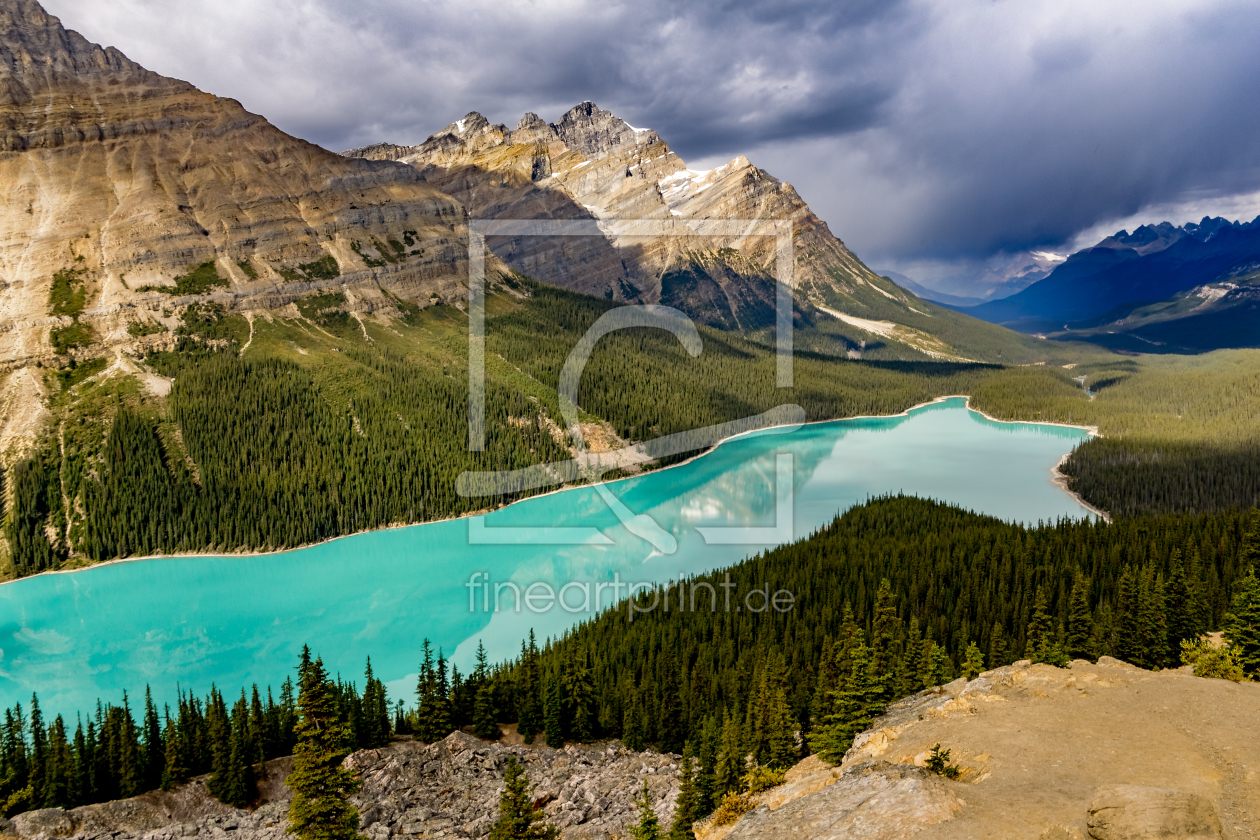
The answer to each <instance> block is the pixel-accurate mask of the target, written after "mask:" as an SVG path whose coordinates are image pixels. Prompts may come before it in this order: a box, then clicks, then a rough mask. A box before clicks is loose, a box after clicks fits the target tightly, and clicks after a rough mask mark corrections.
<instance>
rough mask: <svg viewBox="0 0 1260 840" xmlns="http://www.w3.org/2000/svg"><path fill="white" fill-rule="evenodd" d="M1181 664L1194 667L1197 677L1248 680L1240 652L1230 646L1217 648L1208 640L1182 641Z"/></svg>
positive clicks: (1235, 680)
mask: <svg viewBox="0 0 1260 840" xmlns="http://www.w3.org/2000/svg"><path fill="white" fill-rule="evenodd" d="M1181 662H1182V664H1183V665H1189V666H1191V667H1193V668H1194V675H1195V676H1196V677H1208V678H1210V679H1218V680H1233V681H1234V682H1242V681H1243V680H1245V679H1247V675H1246V674H1244V673H1243V666H1242V659H1241V657H1239V655H1238V651H1237V650H1235V649H1234V648H1232V647H1230V646H1228V645H1224V646H1222V647H1217V646H1216V645H1214V644H1212V643H1211V642H1210V641H1208V640H1207V639H1206V638H1200V639H1194V640H1190V639H1182V641H1181Z"/></svg>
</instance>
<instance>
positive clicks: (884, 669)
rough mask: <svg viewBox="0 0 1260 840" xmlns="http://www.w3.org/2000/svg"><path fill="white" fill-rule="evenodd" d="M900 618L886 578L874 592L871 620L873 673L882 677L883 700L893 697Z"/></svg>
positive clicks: (889, 583)
mask: <svg viewBox="0 0 1260 840" xmlns="http://www.w3.org/2000/svg"><path fill="white" fill-rule="evenodd" d="M899 623H900V619H899V618H898V617H897V603H896V599H895V598H894V597H893V592H892V583H891V582H890V581H889V580H888V578H884V579H883V580H881V581H880V582H879V591H878V592H876V594H875V618H874V620H873V621H872V622H871V645H870V647H871V658H872V660H873V662H874V666H875V673H877V674H879V675H880V676H881V677H882V678H883V692H884V699H885V700H892V699H895V698H893V697H892V692H893V688H894V686H893V679H892V678H893V669H894V661H893V660H894V657H895V656H896V651H895V644H896V632H897V625H898V624H899Z"/></svg>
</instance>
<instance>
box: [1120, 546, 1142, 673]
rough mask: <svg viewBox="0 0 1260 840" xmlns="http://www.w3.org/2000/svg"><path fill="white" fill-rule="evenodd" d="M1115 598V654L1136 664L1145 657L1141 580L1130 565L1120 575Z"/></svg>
mask: <svg viewBox="0 0 1260 840" xmlns="http://www.w3.org/2000/svg"><path fill="white" fill-rule="evenodd" d="M1117 588H1118V590H1119V594H1118V596H1117V599H1116V625H1117V626H1116V656H1117V658H1119V659H1122V660H1124V661H1125V662H1128V663H1129V664H1131V665H1136V664H1138V663H1139V662H1141V661H1143V660H1144V659H1145V658H1146V654H1145V651H1143V650H1142V623H1141V582H1140V581H1139V580H1138V572H1137V571H1136V570H1135V569H1134V568H1133V567H1132V566H1125V567H1124V572H1123V573H1122V574H1121V575H1120V583H1119V585H1118V587H1117Z"/></svg>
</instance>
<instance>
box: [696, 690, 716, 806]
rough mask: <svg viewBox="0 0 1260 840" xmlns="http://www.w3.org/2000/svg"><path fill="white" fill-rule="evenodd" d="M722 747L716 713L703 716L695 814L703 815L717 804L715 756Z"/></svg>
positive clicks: (698, 755)
mask: <svg viewBox="0 0 1260 840" xmlns="http://www.w3.org/2000/svg"><path fill="white" fill-rule="evenodd" d="M721 749H722V727H721V724H719V723H718V719H717V715H709V716H708V717H707V718H705V721H704V727H703V729H702V730H701V732H700V748H699V750H698V751H697V752H698V754H697V756H696V816H697V817H704V816H707V815H709V814H710V813H712V812H713V808H714V807H715V806H716V805H717V802H718V798H719V797H718V794H717V758H718V753H719V752H720V751H721Z"/></svg>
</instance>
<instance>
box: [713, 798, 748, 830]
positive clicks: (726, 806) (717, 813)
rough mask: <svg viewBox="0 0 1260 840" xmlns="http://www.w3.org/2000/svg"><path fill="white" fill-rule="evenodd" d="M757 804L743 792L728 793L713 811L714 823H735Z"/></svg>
mask: <svg viewBox="0 0 1260 840" xmlns="http://www.w3.org/2000/svg"><path fill="white" fill-rule="evenodd" d="M756 807H757V804H756V803H755V802H753V801H752V800H751V799H750V798H748V797H747V796H745V795H744V794H742V793H728V794H726V795H725V796H723V797H722V801H721V802H720V803H718V806H717V808H716V809H714V811H713V824H714V825H733V824H734V823H735V822H736V821H738V820H739V818H740V817H742V816H744V814H747V813H748V812H749V811H751V810H752V809H753V808H756Z"/></svg>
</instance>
